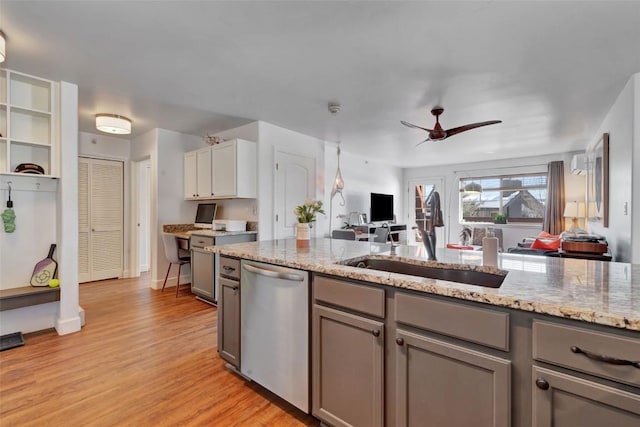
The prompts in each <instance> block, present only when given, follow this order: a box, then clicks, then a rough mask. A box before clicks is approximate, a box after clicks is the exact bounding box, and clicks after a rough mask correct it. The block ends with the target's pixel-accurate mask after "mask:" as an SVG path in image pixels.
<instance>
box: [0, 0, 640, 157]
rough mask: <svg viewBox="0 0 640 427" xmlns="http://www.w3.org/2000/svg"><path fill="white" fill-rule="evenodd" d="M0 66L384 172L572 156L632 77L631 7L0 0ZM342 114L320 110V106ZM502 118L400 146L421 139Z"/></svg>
mask: <svg viewBox="0 0 640 427" xmlns="http://www.w3.org/2000/svg"><path fill="white" fill-rule="evenodd" d="M0 29H2V30H3V31H4V32H5V33H6V36H7V60H6V61H5V63H4V64H2V65H3V66H4V67H6V68H11V69H15V70H18V71H22V72H26V73H29V74H34V75H38V76H42V77H46V78H50V79H53V80H65V81H69V82H73V83H76V84H77V85H78V86H79V92H80V100H79V103H80V104H79V105H80V128H81V130H84V131H89V132H97V131H95V128H94V119H93V116H94V115H95V114H96V113H115V114H121V115H125V116H128V117H130V118H132V119H133V122H134V123H133V128H134V132H133V134H134V136H135V135H139V134H142V133H144V132H146V131H147V130H149V129H152V128H154V127H161V128H165V129H172V130H176V131H180V132H185V133H191V134H196V135H205V134H206V133H214V132H217V131H220V130H224V129H229V128H232V127H236V126H238V125H241V124H244V123H248V122H250V121H254V120H263V121H266V122H269V123H272V124H275V125H278V126H282V127H285V128H288V129H292V130H296V131H299V132H301V133H304V134H307V135H312V136H315V137H318V138H321V139H327V140H336V139H338V138H340V139H341V141H342V144H343V150H344V151H348V152H352V153H356V154H362V155H364V156H367V157H368V158H370V159H382V160H383V161H385V162H388V163H390V164H394V165H398V166H405V167H410V166H424V165H433V164H447V163H461V162H465V161H475V160H489V159H496V158H510V157H522V156H530V155H538V154H543V153H557V152H567V151H572V150H581V149H584V148H585V146H586V144H587V143H588V141H589V140H591V139H592V138H593V137H594V136H595V132H596V130H597V128H598V126H599V125H600V124H601V122H602V120H603V118H604V116H605V114H606V112H607V111H608V110H609V108H610V107H611V105H612V104H613V102H614V100H615V97H616V96H617V94H618V93H619V92H620V90H622V88H623V87H624V84H625V82H626V81H627V80H628V79H629V77H630V76H631V75H632V74H633V73H636V72H640V2H638V1H629V2H613V1H602V2H558V1H554V2H540V1H533V2H523V1H518V2H493V1H473V2H399V1H389V2H362V1H361V2H325V1H317V2H286V1H281V2H271V1H256V2H246V1H245V2H213V1H199V2H185V1H163V2H160V1H156V2H148V1H145V2H142V1H137V2H131V1H130V2H118V1H85V2H77V1H46V2H41V1H38V2H36V1H7V0H0ZM330 101H338V102H339V103H340V104H341V105H342V111H341V113H340V114H339V115H338V116H337V117H333V118H332V117H330V114H329V112H328V111H327V104H328V102H330ZM436 104H440V105H442V106H443V107H444V108H445V113H444V114H443V116H442V117H441V123H442V124H443V127H444V128H451V127H456V126H459V125H463V124H466V123H471V122H476V121H485V120H494V119H499V120H502V121H503V123H501V124H498V125H492V126H487V127H484V128H479V129H475V130H472V131H469V132H466V133H462V134H459V135H456V136H454V137H451V138H450V139H447V140H446V141H444V142H440V143H426V144H422V145H420V146H418V147H416V144H417V143H418V142H419V141H421V140H423V139H425V137H426V135H425V134H423V133H422V132H421V131H419V130H415V129H409V128H406V127H404V126H402V125H401V124H400V120H405V121H408V122H411V123H415V124H417V125H420V126H423V127H427V128H431V127H432V125H433V123H434V118H433V116H431V114H430V113H429V110H430V109H431V107H433V106H434V105H436Z"/></svg>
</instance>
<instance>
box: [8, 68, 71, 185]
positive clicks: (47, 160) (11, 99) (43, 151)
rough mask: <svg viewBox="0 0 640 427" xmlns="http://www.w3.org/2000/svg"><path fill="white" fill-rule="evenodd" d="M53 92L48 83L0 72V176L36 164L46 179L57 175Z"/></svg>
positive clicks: (47, 81) (12, 72)
mask: <svg viewBox="0 0 640 427" xmlns="http://www.w3.org/2000/svg"><path fill="white" fill-rule="evenodd" d="M56 89H57V86H56V84H55V83H54V82H52V81H50V80H45V79H41V78H38V77H34V76H29V75H27V74H22V73H18V72H16V71H11V70H5V69H0V173H13V171H14V170H15V168H16V166H18V165H19V164H20V163H35V164H37V165H39V166H41V167H42V168H43V169H44V173H45V175H47V176H58V175H59V172H58V170H57V168H58V165H57V161H56V160H57V155H58V154H57V148H58V144H57V133H56V130H57V128H56V125H57V122H56V111H55V108H54V106H55V105H56V104H55V102H54V96H55V91H56Z"/></svg>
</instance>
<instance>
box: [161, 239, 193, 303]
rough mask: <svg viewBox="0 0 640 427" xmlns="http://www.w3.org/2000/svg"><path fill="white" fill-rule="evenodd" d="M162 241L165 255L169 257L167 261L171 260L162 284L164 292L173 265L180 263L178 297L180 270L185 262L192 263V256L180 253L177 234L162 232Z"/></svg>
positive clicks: (178, 284) (177, 284)
mask: <svg viewBox="0 0 640 427" xmlns="http://www.w3.org/2000/svg"><path fill="white" fill-rule="evenodd" d="M162 243H163V244H164V255H165V256H166V257H167V261H169V268H168V269H167V274H166V275H165V276H164V283H163V284H162V292H164V287H165V286H166V285H167V279H168V278H169V272H170V271H171V266H172V265H173V264H178V279H177V283H176V298H178V291H179V289H180V271H181V270H182V266H183V265H184V264H191V257H190V256H188V255H180V249H179V248H178V242H177V241H176V236H175V235H173V234H171V233H162ZM183 251H184V250H183Z"/></svg>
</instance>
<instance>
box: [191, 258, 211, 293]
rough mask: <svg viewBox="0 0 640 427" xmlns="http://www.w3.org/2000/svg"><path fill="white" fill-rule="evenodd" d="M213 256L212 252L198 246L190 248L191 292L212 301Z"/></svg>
mask: <svg viewBox="0 0 640 427" xmlns="http://www.w3.org/2000/svg"><path fill="white" fill-rule="evenodd" d="M214 269H215V267H214V256H213V253H212V252H208V251H205V250H204V249H200V248H193V249H192V250H191V292H193V293H194V294H196V295H199V296H201V297H204V298H207V299H209V300H212V301H214V300H215V299H216V296H215V295H214V291H213V289H214V287H213V272H214Z"/></svg>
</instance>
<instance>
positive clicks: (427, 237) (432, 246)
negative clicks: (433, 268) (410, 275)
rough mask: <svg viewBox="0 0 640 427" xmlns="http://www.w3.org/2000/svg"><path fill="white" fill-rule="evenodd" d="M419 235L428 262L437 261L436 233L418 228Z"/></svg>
mask: <svg viewBox="0 0 640 427" xmlns="http://www.w3.org/2000/svg"><path fill="white" fill-rule="evenodd" d="M419 230H420V234H421V235H422V244H423V245H424V248H425V249H426V250H427V259H428V260H429V261H437V259H436V231H435V230H432V231H426V230H423V229H422V228H419Z"/></svg>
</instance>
